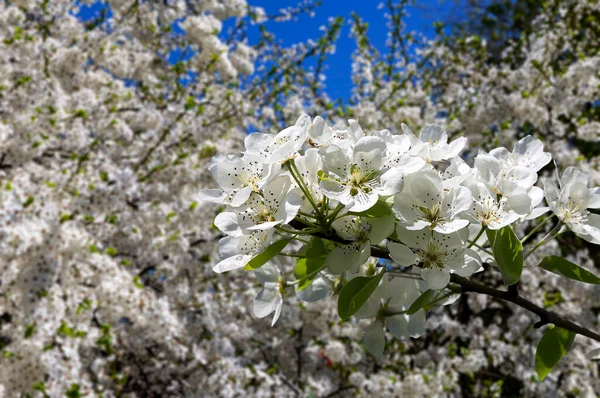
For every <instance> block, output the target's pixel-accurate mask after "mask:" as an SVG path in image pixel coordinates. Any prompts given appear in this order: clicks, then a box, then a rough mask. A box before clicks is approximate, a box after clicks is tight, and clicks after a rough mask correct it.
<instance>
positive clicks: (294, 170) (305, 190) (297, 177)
mask: <svg viewBox="0 0 600 398" xmlns="http://www.w3.org/2000/svg"><path fill="white" fill-rule="evenodd" d="M287 164H288V165H289V166H290V167H289V169H290V174H291V175H292V178H293V179H294V181H296V184H298V186H299V187H300V190H301V191H302V193H304V196H306V198H307V199H308V201H309V202H310V204H311V206H312V207H313V209H315V212H316V213H317V218H318V219H322V218H323V215H322V214H321V210H320V209H319V206H317V204H316V203H315V200H314V198H313V197H312V195H311V194H310V192H309V190H308V188H307V187H306V184H304V180H303V179H302V178H301V174H300V171H299V170H298V168H297V167H296V163H295V161H294V159H292V160H290V161H288V162H287Z"/></svg>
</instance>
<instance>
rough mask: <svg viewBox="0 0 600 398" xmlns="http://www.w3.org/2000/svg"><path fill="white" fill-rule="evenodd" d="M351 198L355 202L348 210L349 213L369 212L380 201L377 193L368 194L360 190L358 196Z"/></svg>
mask: <svg viewBox="0 0 600 398" xmlns="http://www.w3.org/2000/svg"><path fill="white" fill-rule="evenodd" d="M351 197H352V199H353V200H354V202H353V204H352V205H351V206H350V207H349V208H348V211H354V212H356V213H360V212H361V211H365V210H369V209H370V208H371V207H373V206H375V203H377V201H378V200H379V196H378V195H377V194H376V193H375V191H371V192H369V193H366V192H363V191H362V190H360V189H359V190H358V193H357V194H356V195H354V196H351ZM340 202H341V200H340ZM342 203H343V202H342Z"/></svg>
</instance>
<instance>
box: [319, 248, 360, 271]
mask: <svg viewBox="0 0 600 398" xmlns="http://www.w3.org/2000/svg"><path fill="white" fill-rule="evenodd" d="M370 255H371V247H370V245H369V243H368V242H356V243H352V244H349V245H342V246H338V247H336V248H335V249H333V250H332V251H331V253H329V255H328V256H327V259H326V260H325V265H326V266H327V269H328V270H329V272H331V273H332V274H341V273H342V272H345V271H349V270H352V269H354V268H356V267H358V266H359V265H361V264H363V263H365V262H366V261H367V259H368V258H369V256H370Z"/></svg>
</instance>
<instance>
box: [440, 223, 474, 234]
mask: <svg viewBox="0 0 600 398" xmlns="http://www.w3.org/2000/svg"><path fill="white" fill-rule="evenodd" d="M467 225H469V221H468V220H452V221H449V222H444V223H440V224H436V225H435V228H434V229H433V230H434V231H435V232H439V233H440V234H451V233H452V232H456V231H459V230H461V229H463V228H464V227H466V226H467Z"/></svg>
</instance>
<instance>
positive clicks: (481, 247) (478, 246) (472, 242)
mask: <svg viewBox="0 0 600 398" xmlns="http://www.w3.org/2000/svg"><path fill="white" fill-rule="evenodd" d="M467 242H469V243H470V246H469V247H471V246H475V247H476V248H478V249H479V250H482V251H484V252H486V253H487V254H489V255H490V256H493V255H494V253H492V252H491V251H489V250H488V249H486V248H485V247H483V246H481V245H478V244H477V243H475V241H470V240H469V241H467Z"/></svg>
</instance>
